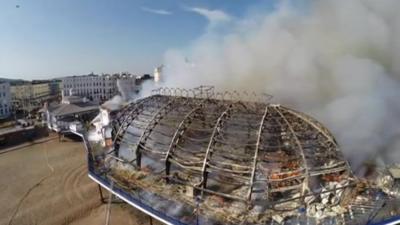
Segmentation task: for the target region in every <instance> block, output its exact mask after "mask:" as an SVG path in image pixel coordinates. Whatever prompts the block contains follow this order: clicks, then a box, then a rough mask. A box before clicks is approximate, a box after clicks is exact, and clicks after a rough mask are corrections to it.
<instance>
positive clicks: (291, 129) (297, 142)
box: [272, 106, 310, 196]
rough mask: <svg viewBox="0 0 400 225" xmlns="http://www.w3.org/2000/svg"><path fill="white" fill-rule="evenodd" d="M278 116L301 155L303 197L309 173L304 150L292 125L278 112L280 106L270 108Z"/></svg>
mask: <svg viewBox="0 0 400 225" xmlns="http://www.w3.org/2000/svg"><path fill="white" fill-rule="evenodd" d="M272 108H273V109H274V110H275V111H276V112H277V113H278V114H279V116H280V117H281V118H282V119H283V120H284V121H285V123H286V125H287V126H288V128H289V131H290V132H291V133H292V135H293V137H294V140H295V141H296V144H297V146H298V148H299V150H300V155H301V158H302V159H303V165H304V167H305V168H304V169H305V172H306V177H305V179H304V181H303V187H302V190H301V192H302V193H301V195H302V196H305V191H306V184H307V188H308V178H309V177H310V173H309V171H308V169H309V168H308V164H307V160H306V157H305V155H304V150H303V146H302V145H301V142H300V140H299V138H298V137H297V135H296V133H295V132H294V129H293V127H292V125H290V123H289V121H288V120H287V119H286V117H285V116H284V115H283V114H282V112H281V111H280V110H279V108H280V106H274V107H272Z"/></svg>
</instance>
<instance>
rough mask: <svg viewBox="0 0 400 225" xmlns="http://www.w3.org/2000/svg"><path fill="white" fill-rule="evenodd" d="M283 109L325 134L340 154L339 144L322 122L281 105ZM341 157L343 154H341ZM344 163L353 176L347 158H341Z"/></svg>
mask: <svg viewBox="0 0 400 225" xmlns="http://www.w3.org/2000/svg"><path fill="white" fill-rule="evenodd" d="M283 109H284V110H285V111H286V112H288V113H290V114H291V115H294V116H296V117H297V118H299V119H301V120H303V121H304V122H306V123H307V124H309V125H310V126H312V127H314V128H315V129H316V130H317V131H318V132H319V133H321V134H322V135H324V136H325V138H326V139H328V141H329V142H330V143H332V144H333V145H334V146H335V149H336V152H338V153H339V154H340V155H342V152H341V151H338V150H339V146H338V144H337V142H336V140H335V138H334V137H333V135H332V134H331V133H330V132H329V130H327V128H325V127H324V126H323V125H322V124H320V123H319V122H318V121H316V120H315V119H314V118H308V117H309V116H307V115H302V113H299V112H296V111H293V110H291V109H288V108H286V107H283ZM342 157H343V156H342ZM343 161H345V163H346V168H347V172H349V173H350V175H351V176H353V171H352V170H351V167H350V165H349V162H348V161H347V160H343Z"/></svg>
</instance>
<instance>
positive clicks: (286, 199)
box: [93, 86, 354, 224]
mask: <svg viewBox="0 0 400 225" xmlns="http://www.w3.org/2000/svg"><path fill="white" fill-rule="evenodd" d="M168 90H169V89H168ZM175 91H176V90H175ZM234 97H235V95H234V94H227V93H225V94H216V93H214V90H213V89H212V88H211V87H204V86H203V87H200V88H197V89H194V90H191V91H190V92H183V91H182V93H181V94H180V95H172V94H171V93H168V92H166V90H165V89H162V90H159V91H158V92H157V93H154V94H153V95H152V96H150V97H147V98H143V99H140V100H138V101H136V102H135V103H132V104H130V105H128V106H126V107H124V108H123V109H122V110H121V111H120V112H119V113H118V114H117V117H116V119H115V120H113V122H112V124H110V127H109V128H108V129H112V132H111V133H112V135H111V136H109V138H108V139H106V140H105V142H104V143H103V146H101V145H98V146H97V148H94V150H93V157H94V158H95V161H96V169H97V170H98V171H101V173H102V174H103V175H104V176H107V177H108V178H109V179H111V180H112V181H113V182H114V185H119V186H120V187H122V188H124V189H126V190H131V191H132V192H135V191H136V192H138V193H139V194H138V196H139V195H140V196H143V195H144V192H146V195H147V196H149V195H151V197H149V198H153V197H154V196H153V195H157V199H158V200H157V203H156V202H155V201H154V202H152V201H151V200H149V201H150V202H148V204H149V205H152V206H153V207H155V208H157V209H160V210H164V211H165V212H166V213H167V214H169V215H172V216H174V217H177V218H179V220H180V221H183V222H185V223H191V220H192V218H191V215H193V212H196V213H197V214H200V215H202V216H203V217H204V218H208V219H210V220H213V221H219V222H222V223H224V224H227V223H233V224H236V223H239V222H241V223H262V222H267V221H270V220H272V219H273V220H275V221H278V222H279V221H282V220H283V219H285V218H287V217H290V216H295V215H299V213H298V212H299V210H300V209H304V211H305V213H306V215H307V216H311V217H313V216H321V215H316V214H317V213H318V205H323V207H324V208H325V209H324V210H325V211H324V216H333V217H334V216H336V215H337V214H338V213H343V212H344V211H346V210H345V209H346V207H345V205H346V204H348V201H346V200H345V199H346V198H345V197H344V196H346V193H347V194H348V192H349V191H348V190H349V187H350V186H351V185H353V180H354V179H353V178H352V173H351V170H350V168H349V166H348V163H347V162H346V161H345V160H344V159H343V156H342V154H341V152H340V150H339V147H338V144H337V143H336V141H335V139H334V137H333V136H332V134H331V133H330V132H329V131H328V130H327V129H326V128H325V127H324V126H323V125H322V124H320V123H319V122H317V121H316V120H314V119H313V118H311V117H310V116H307V115H305V114H303V113H300V112H297V111H295V110H292V109H290V108H287V107H284V106H281V105H276V104H270V103H268V102H267V101H264V102H262V101H249V100H236V99H235V98H234ZM102 132H104V131H102ZM105 133H107V132H105ZM160 198H162V199H165V200H166V201H167V202H168V203H166V204H167V205H162V203H160V200H159V199H160ZM171 201H173V202H175V203H176V204H178V206H175V207H172V208H177V207H178V208H179V207H181V208H185V210H186V212H185V210H179V212H175V211H173V212H172V211H170V209H169V208H171V205H170V204H175V203H171ZM343 206H344V207H343ZM328 209H329V210H328ZM197 219H198V218H197Z"/></svg>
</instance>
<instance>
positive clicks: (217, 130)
mask: <svg viewBox="0 0 400 225" xmlns="http://www.w3.org/2000/svg"><path fill="white" fill-rule="evenodd" d="M193 93H194V91H193ZM193 95H194V96H193V98H192V97H190V98H188V96H186V98H184V99H186V103H185V104H187V103H188V102H190V101H189V100H190V99H194V100H195V101H194V103H195V104H193V107H195V108H193V109H192V110H190V111H189V112H188V113H186V114H185V116H184V118H183V119H182V120H181V121H180V123H179V125H178V127H177V129H176V130H175V132H174V134H173V136H172V139H171V142H170V145H169V146H168V150H167V151H166V152H165V153H164V152H163V153H162V155H163V156H164V155H165V158H164V160H165V161H166V162H165V172H166V176H165V177H166V178H167V181H168V179H171V180H174V177H170V176H169V173H170V167H171V165H170V164H171V163H173V162H175V160H173V157H172V153H173V152H174V150H175V149H176V148H177V147H178V145H177V144H178V143H179V141H180V140H181V139H184V136H183V135H184V133H185V132H186V129H187V128H188V127H189V124H190V123H192V121H193V119H194V117H193V115H194V114H195V113H196V112H198V111H199V110H200V109H201V108H203V107H204V105H205V104H204V102H205V101H206V100H209V99H208V97H209V96H208V94H207V96H203V95H204V93H202V92H201V91H200V94H198V95H197V94H196V93H194V94H193ZM155 96H160V95H155ZM223 96H225V95H223ZM153 97H154V96H153ZM172 98H173V99H172V100H171V99H170V100H169V101H168V102H167V103H163V105H161V108H160V109H159V110H157V111H156V113H155V115H154V116H153V118H152V119H150V120H148V121H146V122H148V124H147V125H146V126H145V128H144V131H143V133H142V135H141V136H140V139H139V141H138V142H137V145H136V146H135V148H136V154H139V155H137V157H136V161H137V164H138V167H139V168H140V163H141V162H140V158H141V149H142V148H144V146H142V144H143V143H145V142H146V140H147V138H148V137H149V136H150V134H151V132H152V130H153V129H154V127H155V126H156V125H157V124H158V123H160V121H161V120H162V119H163V118H164V117H165V115H167V114H168V113H169V112H170V109H171V108H173V107H174V106H177V105H178V104H175V103H176V102H175V101H178V100H181V99H182V97H177V96H172ZM202 98H205V99H203V101H201V100H202ZM145 100H146V99H145ZM156 100H157V99H155V100H154V101H156ZM220 100H221V101H223V102H224V101H226V100H225V99H224V98H223V99H220ZM144 102H145V101H140V102H139V101H138V102H136V104H133V105H131V106H129V108H130V109H131V110H132V111H131V112H129V108H126V111H124V112H123V113H122V114H123V115H124V118H123V121H122V123H121V127H120V128H119V130H118V133H117V134H118V135H120V136H123V135H124V132H125V130H126V129H127V127H129V125H130V124H131V123H132V121H133V120H134V119H135V118H136V115H137V114H140V113H141V111H143V110H140V109H141V108H145V106H143V105H144ZM146 102H151V100H148V99H147V100H146ZM192 102H193V101H192ZM238 102H239V103H240V101H236V100H234V99H233V97H232V96H231V99H230V100H228V102H225V103H224V104H223V106H225V107H226V109H225V111H223V112H222V113H214V114H215V116H217V117H218V119H217V121H216V123H215V124H214V127H213V128H212V131H213V132H212V134H211V136H210V140H209V142H208V146H207V150H206V153H205V156H204V160H202V161H203V162H201V161H200V162H199V164H202V167H200V166H199V167H198V168H197V167H196V168H197V169H198V171H199V172H200V173H201V181H200V183H198V184H194V185H190V186H192V187H193V188H195V189H197V190H200V191H201V196H203V193H204V192H206V193H211V194H215V195H219V196H222V197H226V198H231V199H236V200H240V201H244V202H247V203H251V200H252V192H253V188H254V184H255V183H258V182H260V181H266V182H268V181H269V178H268V179H266V180H257V178H256V170H257V163H258V158H259V150H260V148H261V144H262V142H263V140H262V133H263V132H264V130H265V123H266V121H267V120H268V114H269V112H271V110H273V111H275V112H276V113H277V114H279V115H277V118H280V119H281V121H282V124H286V126H285V127H287V129H288V132H290V134H291V139H292V140H293V141H295V143H296V145H297V148H296V149H297V150H296V152H298V153H299V155H301V158H302V159H303V165H302V167H303V168H302V171H303V172H302V175H301V176H302V177H304V180H303V181H302V183H300V184H299V185H296V189H297V188H298V189H300V188H302V189H301V190H302V194H301V195H300V197H298V198H297V197H296V199H303V200H304V197H305V196H308V195H310V194H313V193H306V188H307V190H308V179H309V177H310V176H313V175H314V172H313V171H312V172H311V173H310V171H309V169H310V168H309V167H308V165H307V161H306V158H305V153H304V149H303V145H302V140H301V138H299V137H298V136H297V133H296V132H302V131H297V130H296V129H297V127H295V126H292V125H291V124H290V123H289V116H290V118H292V115H293V116H294V117H297V118H299V119H300V120H301V121H304V122H305V124H309V125H310V126H311V127H312V128H315V129H316V131H317V132H318V133H321V134H322V135H323V136H325V137H326V138H327V141H329V142H331V143H332V144H333V145H334V146H333V148H334V147H336V150H338V148H337V144H336V141H335V140H334V138H333V137H332V136H331V134H330V133H329V132H328V131H327V130H326V128H324V127H323V126H322V125H320V124H319V123H318V121H314V120H313V118H308V117H307V116H303V114H301V113H297V112H296V111H292V110H290V109H287V108H285V107H281V106H280V105H272V104H267V105H266V106H265V105H260V108H259V109H258V112H257V117H258V116H261V110H262V108H261V107H264V106H265V109H264V113H263V114H262V119H261V121H260V123H259V124H255V125H254V128H255V129H256V128H257V127H258V130H256V131H258V132H257V137H256V138H257V142H256V144H255V151H254V158H253V159H250V160H249V161H252V167H251V166H248V168H249V170H250V171H249V174H251V177H249V176H246V177H244V176H243V177H238V176H236V175H235V176H234V177H237V178H240V179H246V180H247V179H250V182H249V190H248V193H247V196H246V197H247V198H240V197H237V196H233V195H230V194H225V193H220V192H217V191H212V190H209V189H207V179H208V173H209V172H210V170H209V169H207V168H208V167H210V166H211V164H210V162H211V157H212V154H213V151H214V150H215V149H214V147H215V145H216V143H219V142H220V141H219V140H218V137H220V134H222V133H221V132H222V130H221V128H223V126H224V124H225V122H226V118H227V117H228V118H229V117H230V114H231V110H232V109H234V107H233V106H236V104H238ZM138 104H140V105H139V106H138ZM159 107H160V106H159ZM245 107H246V106H245ZM126 114H127V115H126ZM211 114H213V113H211ZM213 120H214V119H213ZM176 122H179V120H178V121H176ZM256 122H257V121H256V120H254V123H256ZM282 124H280V126H282ZM210 131H211V129H210ZM118 135H116V138H117V136H118ZM116 140H117V139H116ZM234 143H235V142H234ZM331 150H333V149H331ZM138 156H139V157H138ZM344 162H345V161H342V162H339V163H344ZM347 165H348V164H347ZM187 167H191V166H187ZM333 167H335V168H333ZM337 167H338V166H337V165H336V164H335V166H332V168H333V169H331V170H330V171H329V172H327V170H325V169H321V171H317V172H318V173H319V174H326V173H331V172H332V171H339V169H340V171H343V170H345V169H346V168H344V167H343V166H341V167H340V168H337ZM200 169H201V170H200ZM210 169H212V168H210ZM217 169H221V170H223V169H222V168H217ZM303 169H304V170H305V172H304V170H303ZM347 169H348V168H347ZM223 171H226V172H231V173H234V171H232V170H223ZM348 171H351V170H349V169H348ZM315 173H316V172H315ZM176 182H178V183H179V180H177V181H176ZM246 182H247V181H246ZM185 185H188V184H185ZM291 188H293V187H291ZM268 189H269V188H268V187H267V195H269V192H270V190H268ZM278 191H279V190H278ZM288 201H289V200H288Z"/></svg>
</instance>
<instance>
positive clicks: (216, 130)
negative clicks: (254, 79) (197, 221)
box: [200, 104, 233, 196]
mask: <svg viewBox="0 0 400 225" xmlns="http://www.w3.org/2000/svg"><path fill="white" fill-rule="evenodd" d="M232 109H233V104H230V105H229V106H228V107H227V109H226V110H225V111H224V112H222V113H221V115H220V116H219V117H218V120H217V122H216V123H215V126H214V129H213V132H212V134H211V137H210V142H209V143H208V147H207V150H206V154H205V156H204V162H203V166H202V169H201V171H202V179H201V182H200V183H201V185H202V186H203V189H205V188H206V187H207V175H208V172H207V163H208V160H209V158H210V157H211V152H212V149H213V147H214V145H215V142H216V141H215V137H216V136H217V135H218V134H219V132H220V130H221V128H222V126H223V124H224V120H225V118H227V117H229V115H230V112H231V110H232ZM203 194H204V192H203V190H202V191H201V196H203Z"/></svg>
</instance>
